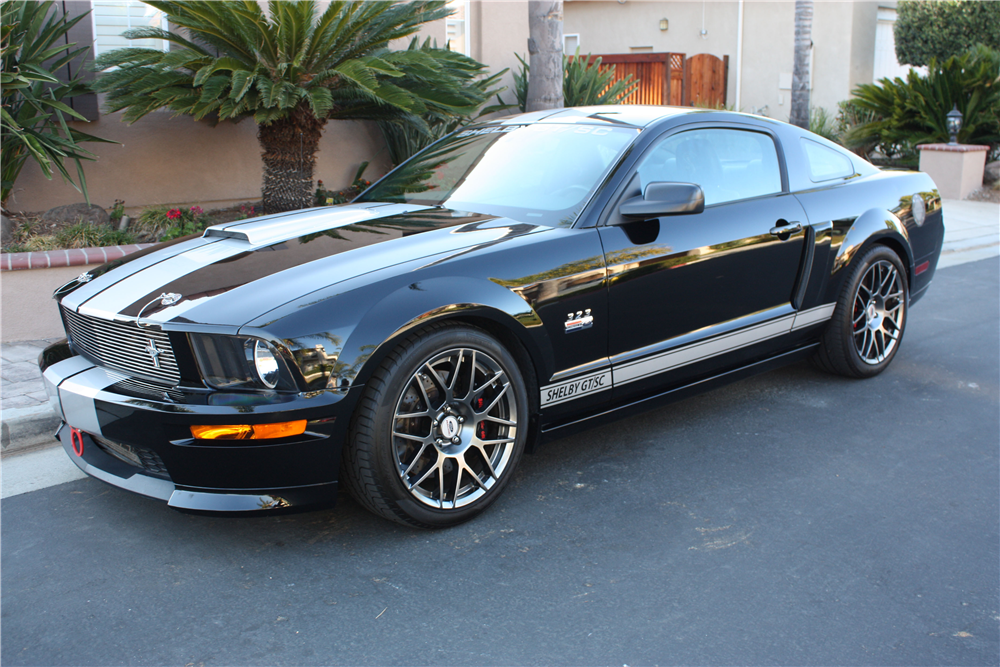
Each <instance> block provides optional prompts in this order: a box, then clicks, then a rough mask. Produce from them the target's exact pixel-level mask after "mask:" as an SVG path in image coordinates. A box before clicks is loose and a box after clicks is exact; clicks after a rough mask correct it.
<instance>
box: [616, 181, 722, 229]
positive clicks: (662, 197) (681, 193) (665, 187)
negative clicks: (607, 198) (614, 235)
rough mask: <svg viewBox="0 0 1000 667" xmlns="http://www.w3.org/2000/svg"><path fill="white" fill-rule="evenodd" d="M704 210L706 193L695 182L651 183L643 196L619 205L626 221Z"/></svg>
mask: <svg viewBox="0 0 1000 667" xmlns="http://www.w3.org/2000/svg"><path fill="white" fill-rule="evenodd" d="M704 210H705V193H704V192H702V190H701V186H699V185H695V184H694V183H650V184H649V185H647V186H646V192H645V193H644V194H643V195H642V196H641V197H632V198H631V199H629V200H627V201H625V202H624V203H623V204H622V205H621V206H619V207H618V213H619V214H621V216H622V218H625V222H628V221H630V220H649V219H650V218H659V217H660V216H664V215H683V214H686V213H701V212H702V211H704Z"/></svg>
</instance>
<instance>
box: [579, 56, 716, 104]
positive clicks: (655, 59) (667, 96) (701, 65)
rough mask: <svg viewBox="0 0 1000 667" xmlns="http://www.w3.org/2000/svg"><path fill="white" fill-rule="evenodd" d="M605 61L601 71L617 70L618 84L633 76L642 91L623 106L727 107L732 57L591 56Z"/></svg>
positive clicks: (615, 79) (628, 99)
mask: <svg viewBox="0 0 1000 667" xmlns="http://www.w3.org/2000/svg"><path fill="white" fill-rule="evenodd" d="M597 58H600V59H601V69H602V70H603V69H605V68H606V67H607V66H610V65H614V66H615V77H614V80H613V81H618V80H620V79H624V78H626V77H628V75H630V74H631V75H632V78H633V79H635V80H636V81H638V82H639V88H638V89H637V90H636V91H635V92H634V93H632V94H631V95H629V96H628V97H626V98H625V99H624V100H622V104H657V105H670V106H694V105H700V106H708V107H714V106H724V105H725V104H726V84H727V81H728V77H729V56H724V57H723V58H721V59H719V58H716V57H715V56H713V55H709V54H707V53H701V54H699V55H696V56H692V57H691V58H685V56H684V54H683V53H610V54H607V55H591V56H590V61H591V62H593V61H594V60H596V59H597Z"/></svg>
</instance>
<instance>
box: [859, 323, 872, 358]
mask: <svg viewBox="0 0 1000 667" xmlns="http://www.w3.org/2000/svg"><path fill="white" fill-rule="evenodd" d="M874 344H875V336H874V335H872V332H871V331H869V330H868V329H865V349H864V351H863V352H862V353H861V356H863V357H865V358H866V359H870V358H871V351H872V345H874Z"/></svg>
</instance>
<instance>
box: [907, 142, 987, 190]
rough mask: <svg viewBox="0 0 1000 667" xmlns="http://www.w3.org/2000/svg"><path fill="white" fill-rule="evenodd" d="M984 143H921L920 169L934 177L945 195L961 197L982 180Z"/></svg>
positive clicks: (979, 184) (974, 188)
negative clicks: (980, 144) (979, 144)
mask: <svg viewBox="0 0 1000 667" xmlns="http://www.w3.org/2000/svg"><path fill="white" fill-rule="evenodd" d="M988 148H989V147H988V146H972V145H968V144H921V145H919V146H917V150H919V151H920V171H922V172H925V173H927V174H929V175H930V177H931V178H933V179H934V182H935V183H936V184H937V187H938V192H940V193H941V196H942V197H943V198H945V199H965V198H966V197H967V196H968V195H969V193H970V192H972V191H973V190H976V189H977V188H979V186H981V185H982V184H983V168H984V167H985V165H986V151H987V149H988Z"/></svg>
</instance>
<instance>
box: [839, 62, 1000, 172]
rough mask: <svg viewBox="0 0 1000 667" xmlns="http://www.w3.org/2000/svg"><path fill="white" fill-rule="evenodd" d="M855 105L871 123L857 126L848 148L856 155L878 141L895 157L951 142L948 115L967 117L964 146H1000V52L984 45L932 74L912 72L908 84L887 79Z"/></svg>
mask: <svg viewBox="0 0 1000 667" xmlns="http://www.w3.org/2000/svg"><path fill="white" fill-rule="evenodd" d="M853 94H854V100H853V101H852V105H853V106H855V107H856V108H857V110H860V111H864V112H868V113H870V114H871V119H870V120H867V121H866V122H861V123H859V124H856V125H853V126H852V127H850V129H848V130H847V131H846V132H845V134H844V137H843V139H844V143H845V145H846V146H848V148H852V149H854V150H856V149H858V148H859V147H863V146H867V145H870V144H871V143H872V142H876V143H877V146H878V150H879V151H881V152H882V153H883V154H885V155H886V156H887V157H891V156H892V155H893V154H895V155H896V156H899V155H903V154H906V153H908V152H912V151H914V149H915V147H916V146H917V145H918V144H927V143H945V142H947V141H948V138H949V137H948V129H947V124H946V116H947V114H948V112H949V111H951V110H952V108H953V107H954V106H957V107H958V110H959V111H961V112H962V116H963V121H962V130H961V131H960V132H959V134H958V141H959V143H963V144H985V145H987V146H989V147H990V152H991V153H992V154H995V153H996V152H997V148H998V146H1000V52H997V51H994V50H992V49H988V48H986V47H983V46H976V47H973V48H972V49H969V50H968V51H967V52H966V53H963V54H962V55H960V56H953V57H951V58H948V59H947V60H945V61H944V62H943V63H939V62H938V61H936V60H932V61H931V64H930V66H929V68H928V72H927V75H926V76H925V75H921V74H920V73H918V72H917V71H916V70H912V69H911V70H910V72H909V74H907V76H906V79H905V80H904V79H902V78H899V77H896V78H895V79H881V80H880V81H879V82H878V83H877V84H862V85H860V86H858V87H857V88H855V89H854V91H853Z"/></svg>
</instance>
